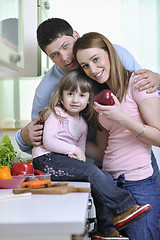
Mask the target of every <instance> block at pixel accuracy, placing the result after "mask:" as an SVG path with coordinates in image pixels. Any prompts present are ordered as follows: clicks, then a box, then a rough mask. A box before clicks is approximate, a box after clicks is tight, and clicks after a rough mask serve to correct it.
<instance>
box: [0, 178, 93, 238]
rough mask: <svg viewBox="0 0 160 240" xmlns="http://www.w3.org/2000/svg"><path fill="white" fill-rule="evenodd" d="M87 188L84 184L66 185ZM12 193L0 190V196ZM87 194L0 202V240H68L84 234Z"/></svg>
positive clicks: (34, 196) (31, 197)
mask: <svg viewBox="0 0 160 240" xmlns="http://www.w3.org/2000/svg"><path fill="white" fill-rule="evenodd" d="M68 185H74V186H76V187H90V184H89V183H86V182H70V183H69V184H68ZM9 192H12V190H11V189H0V194H4V193H9ZM88 199H89V193H67V194H62V195H50V194H49V195H46V194H45V195H37V194H32V195H31V196H27V197H20V198H12V199H4V200H2V199H1V200H0V239H3V240H44V239H45V240H51V239H52V240H61V239H63V240H70V239H72V238H71V236H72V235H81V234H83V233H84V231H85V223H86V218H87V208H88Z"/></svg>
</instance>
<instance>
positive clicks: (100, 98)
mask: <svg viewBox="0 0 160 240" xmlns="http://www.w3.org/2000/svg"><path fill="white" fill-rule="evenodd" d="M111 93H112V92H111V91H110V90H106V89H104V90H102V91H101V92H99V93H98V94H97V95H96V96H95V97H94V101H95V102H97V103H99V104H101V105H114V100H113V98H112V96H111Z"/></svg>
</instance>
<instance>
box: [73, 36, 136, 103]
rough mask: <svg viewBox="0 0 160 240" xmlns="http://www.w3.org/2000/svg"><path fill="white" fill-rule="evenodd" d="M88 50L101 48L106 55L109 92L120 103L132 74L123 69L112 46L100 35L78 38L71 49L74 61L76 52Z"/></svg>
mask: <svg viewBox="0 0 160 240" xmlns="http://www.w3.org/2000/svg"><path fill="white" fill-rule="evenodd" d="M88 48H102V49H104V50H105V51H106V52H107V53H108V55H109V60H110V66H111V67H110V82H111V91H112V92H113V93H114V94H115V95H116V96H117V98H118V99H119V101H120V102H121V101H122V98H123V96H124V94H125V93H126V91H127V87H128V83H129V78H130V76H131V74H132V72H130V71H128V70H126V69H125V67H124V66H123V64H122V62H121V60H120V58H119V56H118V54H117V52H116V50H115V48H114V46H113V45H112V43H111V42H110V41H109V40H108V39H107V38H106V37H105V36H103V35H102V34H100V33H97V32H90V33H86V34H84V35H83V36H82V37H81V38H78V39H77V41H76V42H75V45H74V48H73V54H74V57H75V59H76V55H77V52H78V50H84V49H88Z"/></svg>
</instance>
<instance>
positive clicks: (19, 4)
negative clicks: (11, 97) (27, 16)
mask: <svg viewBox="0 0 160 240" xmlns="http://www.w3.org/2000/svg"><path fill="white" fill-rule="evenodd" d="M0 52H1V54H0V65H1V66H2V67H1V71H5V69H6V68H7V69H14V70H21V69H23V68H24V56H23V54H24V53H23V1H21V0H7V1H6V0H0Z"/></svg>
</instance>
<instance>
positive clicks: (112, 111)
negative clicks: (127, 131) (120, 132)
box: [94, 93, 126, 123]
mask: <svg viewBox="0 0 160 240" xmlns="http://www.w3.org/2000/svg"><path fill="white" fill-rule="evenodd" d="M112 97H113V100H114V102H115V104H114V105H112V106H104V105H100V104H98V103H97V102H94V109H95V111H96V112H98V113H99V114H100V115H103V117H105V118H106V119H108V120H112V121H114V122H117V123H120V122H121V121H123V119H124V117H125V115H126V114H125V113H124V112H123V110H122V108H121V105H120V102H119V101H118V99H117V97H116V96H115V95H114V94H113V93H112Z"/></svg>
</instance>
